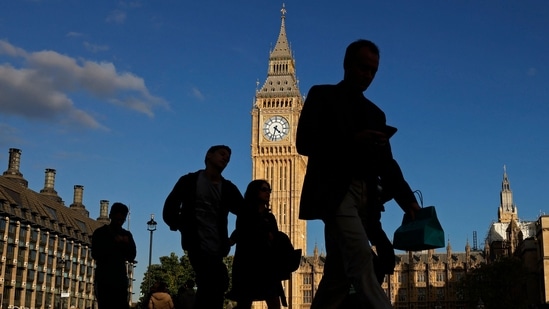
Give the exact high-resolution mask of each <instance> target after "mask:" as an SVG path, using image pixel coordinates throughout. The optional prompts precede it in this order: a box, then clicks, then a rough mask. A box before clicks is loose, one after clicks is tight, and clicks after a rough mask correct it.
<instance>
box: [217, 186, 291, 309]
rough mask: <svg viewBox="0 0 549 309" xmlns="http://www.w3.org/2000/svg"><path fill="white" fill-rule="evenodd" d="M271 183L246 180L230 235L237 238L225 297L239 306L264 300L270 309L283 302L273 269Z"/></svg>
mask: <svg viewBox="0 0 549 309" xmlns="http://www.w3.org/2000/svg"><path fill="white" fill-rule="evenodd" d="M270 196H271V186H270V185H269V183H268V182H267V181H265V180H254V181H252V182H250V184H248V188H247V189H246V193H245V194H244V207H243V208H242V209H241V211H240V213H239V214H238V216H237V219H236V229H235V231H234V232H233V234H232V235H231V239H232V240H233V241H235V242H236V250H235V253H234V261H233V268H232V290H231V291H230V292H229V293H228V294H227V298H229V299H232V300H235V301H236V302H237V306H236V307H235V309H236V308H238V309H248V308H251V305H252V302H253V301H263V300H264V301H266V303H267V307H268V308H269V309H279V308H280V307H281V306H280V300H281V299H282V303H283V304H284V306H287V304H286V298H285V296H284V290H283V288H282V282H281V279H280V278H279V276H278V274H277V273H276V271H275V267H273V265H274V264H275V262H276V261H275V260H274V259H275V258H274V257H275V256H276V252H275V251H274V249H273V240H274V237H275V235H276V234H277V232H278V226H277V223H276V219H275V216H274V215H273V214H272V213H271V211H270V209H269V200H270Z"/></svg>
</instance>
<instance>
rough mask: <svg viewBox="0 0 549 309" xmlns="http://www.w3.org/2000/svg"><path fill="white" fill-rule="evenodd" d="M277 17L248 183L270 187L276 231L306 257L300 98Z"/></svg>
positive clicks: (257, 106)
mask: <svg viewBox="0 0 549 309" xmlns="http://www.w3.org/2000/svg"><path fill="white" fill-rule="evenodd" d="M281 12H282V21H281V26H280V33H279V35H278V40H277V42H276V45H275V47H274V49H273V50H271V52H270V56H269V69H268V73H267V79H266V81H265V83H264V84H263V86H262V87H261V88H260V89H258V90H257V91H256V94H255V101H254V105H253V108H252V143H251V153H252V178H253V179H265V180H267V181H268V182H269V183H270V184H271V187H272V190H273V191H272V194H271V201H270V204H271V209H272V212H273V214H274V215H275V217H276V219H277V222H278V228H279V229H280V230H281V231H283V232H285V233H286V234H288V236H289V237H290V239H291V241H292V244H293V245H294V247H295V248H296V249H302V251H303V254H306V253H307V246H306V244H307V224H306V221H304V220H299V218H298V216H299V200H300V197H301V187H302V185H303V178H304V175H305V169H306V166H307V158H306V157H303V156H301V155H299V154H298V153H297V150H296V147H295V137H296V129H297V122H298V120H299V115H300V113H301V109H302V108H303V98H302V96H301V93H300V92H299V88H298V81H297V78H296V73H295V60H294V58H293V56H292V52H291V50H290V47H289V44H288V40H287V38H286V28H285V23H284V22H285V15H286V10H285V8H284V6H283V7H282V10H281ZM294 277H295V276H294ZM293 279H295V278H293ZM292 281H293V280H290V282H289V285H290V286H293V285H292V284H291V282H292ZM288 288H289V289H288ZM292 290H293V288H292V287H286V296H288V303H289V304H290V308H291V307H292V306H291V303H295V302H294V301H295V300H292V298H293V297H296V296H293V295H292V294H294V293H293V292H292ZM296 292H297V291H296Z"/></svg>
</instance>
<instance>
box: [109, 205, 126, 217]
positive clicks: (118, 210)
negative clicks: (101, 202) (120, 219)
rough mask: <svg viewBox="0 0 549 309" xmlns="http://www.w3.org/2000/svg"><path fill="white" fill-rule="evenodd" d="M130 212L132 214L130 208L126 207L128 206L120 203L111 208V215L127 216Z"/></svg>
mask: <svg viewBox="0 0 549 309" xmlns="http://www.w3.org/2000/svg"><path fill="white" fill-rule="evenodd" d="M128 212H130V209H129V208H128V206H126V205H124V204H122V203H120V202H116V203H114V204H112V206H111V212H110V215H112V214H123V215H127V214H128Z"/></svg>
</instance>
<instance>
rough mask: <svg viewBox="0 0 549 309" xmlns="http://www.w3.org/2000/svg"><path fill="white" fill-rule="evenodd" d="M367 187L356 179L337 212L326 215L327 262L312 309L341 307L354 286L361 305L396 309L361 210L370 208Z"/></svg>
mask: <svg viewBox="0 0 549 309" xmlns="http://www.w3.org/2000/svg"><path fill="white" fill-rule="evenodd" d="M366 188H367V186H366V182H365V181H362V180H353V181H352V182H351V185H350V186H349V189H348V191H347V193H346V195H345V197H344V198H343V200H342V202H341V203H340V205H339V206H338V207H337V209H336V212H335V215H334V216H331V217H327V218H324V219H323V221H324V241H325V245H326V261H325V263H324V275H323V276H322V280H321V281H320V284H319V286H318V290H317V292H316V295H314V298H313V303H312V304H311V309H337V308H339V307H340V305H341V304H342V303H343V301H344V300H345V298H346V297H347V295H348V294H349V290H350V288H351V286H352V287H353V288H354V290H355V292H356V296H357V301H358V302H359V304H360V307H359V308H373V309H392V306H391V303H390V301H389V299H388V298H387V295H386V294H385V292H384V291H383V289H382V288H381V286H380V285H379V283H378V280H377V278H376V275H375V272H374V266H373V253H372V250H371V247H370V244H369V240H368V235H367V234H366V231H365V228H364V225H363V220H362V219H361V217H360V215H359V209H360V208H361V207H366V201H367V189H366Z"/></svg>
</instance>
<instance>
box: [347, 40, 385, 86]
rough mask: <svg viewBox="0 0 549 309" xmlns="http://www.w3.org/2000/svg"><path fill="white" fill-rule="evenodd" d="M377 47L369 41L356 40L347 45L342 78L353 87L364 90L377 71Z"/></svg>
mask: <svg viewBox="0 0 549 309" xmlns="http://www.w3.org/2000/svg"><path fill="white" fill-rule="evenodd" d="M378 66H379V48H378V47H377V46H376V44H374V43H373V42H371V41H368V40H362V39H361V40H357V41H354V42H353V43H351V44H349V46H347V49H346V51H345V58H344V59H343V69H344V70H345V76H344V79H345V80H346V81H347V82H349V83H350V84H351V85H352V87H353V88H357V89H360V91H361V92H362V91H365V90H366V89H368V87H369V86H370V84H371V83H372V81H373V80H374V77H375V76H376V73H377V68H378Z"/></svg>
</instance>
